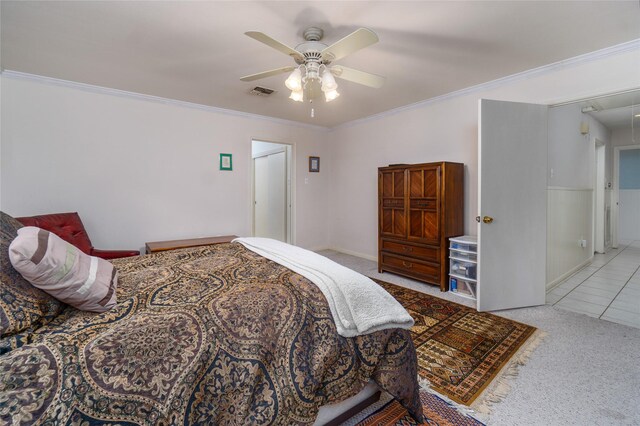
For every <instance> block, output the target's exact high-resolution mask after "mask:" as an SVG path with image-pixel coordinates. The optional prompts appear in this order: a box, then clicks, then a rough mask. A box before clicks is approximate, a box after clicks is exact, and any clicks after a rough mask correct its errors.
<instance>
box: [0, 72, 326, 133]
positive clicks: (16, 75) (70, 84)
mask: <svg viewBox="0 0 640 426" xmlns="http://www.w3.org/2000/svg"><path fill="white" fill-rule="evenodd" d="M0 75H2V76H3V77H7V78H12V79H15V80H27V81H35V82H38V83H42V84H47V85H51V86H60V87H67V88H71V89H77V90H82V91H84V92H90V93H99V94H103V95H110V96H117V97H120V98H128V99H136V100H142V101H147V102H153V103H159V104H165V105H172V106H178V107H182V108H190V109H197V110H201V111H207V112H214V113H217V114H226V115H233V116H236V117H243V118H250V119H254V120H265V121H269V122H272V123H277V124H284V125H288V126H296V127H304V128H308V129H313V130H322V131H328V130H330V128H329V127H324V126H319V125H316V124H308V123H301V122H299V121H294V120H286V119H284V118H275V117H269V116H266V115H260V114H252V113H249V112H242V111H236V110H233V109H226V108H219V107H214V106H210V105H203V104H197V103H193V102H187V101H179V100H176V99H169V98H163V97H160V96H153V95H145V94H143V93H136V92H129V91H126V90H120V89H112V88H110V87H103V86H96V85H93V84H87V83H79V82H75V81H69V80H62V79H59V78H53V77H45V76H42V75H37V74H29V73H25V72H20V71H12V70H2V72H0Z"/></svg>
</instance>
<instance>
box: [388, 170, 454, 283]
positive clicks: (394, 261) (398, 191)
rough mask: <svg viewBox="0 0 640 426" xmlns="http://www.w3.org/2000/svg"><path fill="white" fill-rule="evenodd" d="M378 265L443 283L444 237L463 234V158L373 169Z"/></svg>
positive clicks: (445, 267) (445, 269)
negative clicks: (376, 203)
mask: <svg viewBox="0 0 640 426" xmlns="http://www.w3.org/2000/svg"><path fill="white" fill-rule="evenodd" d="M378 225H379V229H378V270H379V272H385V271H387V272H393V273H396V274H400V275H405V276H407V277H410V278H414V279H416V280H420V281H424V282H427V283H430V284H435V285H438V286H440V290H441V291H447V290H448V289H449V281H448V279H447V275H448V266H449V262H448V256H449V253H448V252H449V237H454V236H459V235H463V234H464V164H461V163H449V162H438V163H424V164H402V165H392V166H388V167H380V168H379V169H378Z"/></svg>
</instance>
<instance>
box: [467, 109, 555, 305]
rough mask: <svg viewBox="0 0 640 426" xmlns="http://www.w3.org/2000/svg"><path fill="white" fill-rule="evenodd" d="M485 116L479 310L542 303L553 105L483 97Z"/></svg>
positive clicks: (482, 128) (482, 125)
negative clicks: (549, 107)
mask: <svg viewBox="0 0 640 426" xmlns="http://www.w3.org/2000/svg"><path fill="white" fill-rule="evenodd" d="M479 114H480V118H479V129H478V133H479V140H478V167H479V170H478V180H479V188H478V192H479V193H478V214H479V215H480V216H479V218H480V222H479V224H478V271H477V273H478V289H477V296H478V310H479V311H493V310H499V309H509V308H518V307H523V306H534V305H541V304H544V303H545V280H546V248H547V247H546V243H547V107H546V106H544V105H532V104H523V103H515V102H502V101H491V100H485V99H482V100H480V108H479ZM491 219H493V220H492V221H491ZM485 220H486V222H485Z"/></svg>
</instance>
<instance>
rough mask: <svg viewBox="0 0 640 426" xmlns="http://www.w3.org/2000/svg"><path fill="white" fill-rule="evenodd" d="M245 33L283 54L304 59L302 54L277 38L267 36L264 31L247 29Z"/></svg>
mask: <svg viewBox="0 0 640 426" xmlns="http://www.w3.org/2000/svg"><path fill="white" fill-rule="evenodd" d="M245 34H246V35H248V36H249V37H251V38H252V39H254V40H258V41H259V42H261V43H264V44H266V45H267V46H269V47H272V48H274V49H276V50H278V51H280V52H282V53H284V54H285V55H289V56H291V57H293V58H296V59H304V57H303V56H302V54H300V52H298V51H297V50H295V49H292V48H290V47H289V46H287V45H286V44H283V43H280V42H279V41H278V40H276V39H274V38H271V37H269V36H268V35H266V34H265V33H261V32H259V31H247V32H246V33H245Z"/></svg>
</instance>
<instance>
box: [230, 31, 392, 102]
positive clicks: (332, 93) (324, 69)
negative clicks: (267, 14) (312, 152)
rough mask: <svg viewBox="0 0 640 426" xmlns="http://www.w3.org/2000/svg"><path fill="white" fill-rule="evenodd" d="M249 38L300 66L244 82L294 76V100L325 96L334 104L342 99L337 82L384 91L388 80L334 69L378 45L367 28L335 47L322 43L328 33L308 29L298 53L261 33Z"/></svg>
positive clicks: (290, 80)
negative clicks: (353, 56)
mask: <svg viewBox="0 0 640 426" xmlns="http://www.w3.org/2000/svg"><path fill="white" fill-rule="evenodd" d="M245 34H246V35H248V36H249V37H251V38H253V39H254V40H257V41H259V42H261V43H264V44H266V45H267V46H269V47H272V48H273V49H276V50H278V51H280V52H282V53H284V54H286V55H288V56H290V57H292V58H293V60H294V61H295V62H296V64H297V66H288V67H282V68H276V69H274V70H269V71H264V72H260V73H257V74H251V75H247V76H244V77H242V78H241V79H240V80H242V81H254V80H259V79H261V78H266V77H271V76H274V75H278V74H284V73H287V72H290V73H291V74H290V75H289V77H288V78H287V80H286V81H285V86H287V88H288V89H289V90H291V96H289V98H290V99H292V100H294V101H297V102H303V101H304V100H305V99H309V100H310V101H311V100H312V99H313V98H315V97H316V96H318V95H319V92H320V91H322V92H323V93H324V97H325V100H326V101H327V102H330V101H332V100H334V99H335V98H337V97H338V96H340V94H339V93H338V90H337V89H338V84H337V83H336V80H335V78H334V76H335V77H338V78H341V79H343V80H348V81H352V82H354V83H358V84H362V85H365V86H368V87H373V88H380V87H382V85H383V84H384V80H385V79H384V77H381V76H379V75H375V74H371V73H368V72H364V71H358V70H355V69H352V68H347V67H344V66H341V65H330V64H331V63H332V62H333V61H336V60H338V59H342V58H344V57H345V56H347V55H350V54H351V53H354V52H356V51H358V50H360V49H363V48H365V47H367V46H370V45H372V44H374V43H377V42H378V36H377V35H376V33H374V32H373V31H371V30H369V29H366V28H359V29H357V30H356V31H354V32H352V33H351V34H349V35H348V36H346V37H344V38H343V39H341V40H338V41H337V42H335V43H334V44H332V45H331V46H327V45H326V44H324V43H322V42H320V40H322V36H323V35H324V32H323V31H322V29H320V28H316V27H311V28H307V29H306V30H305V32H304V39H305V40H306V41H305V42H304V43H300V44H299V45H297V46H296V48H295V49H292V48H291V47H289V46H287V45H285V44H283V43H281V42H279V41H277V40H275V39H273V38H271V37H269V36H268V35H266V34H264V33H261V32H258V31H248V32H246V33H245Z"/></svg>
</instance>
